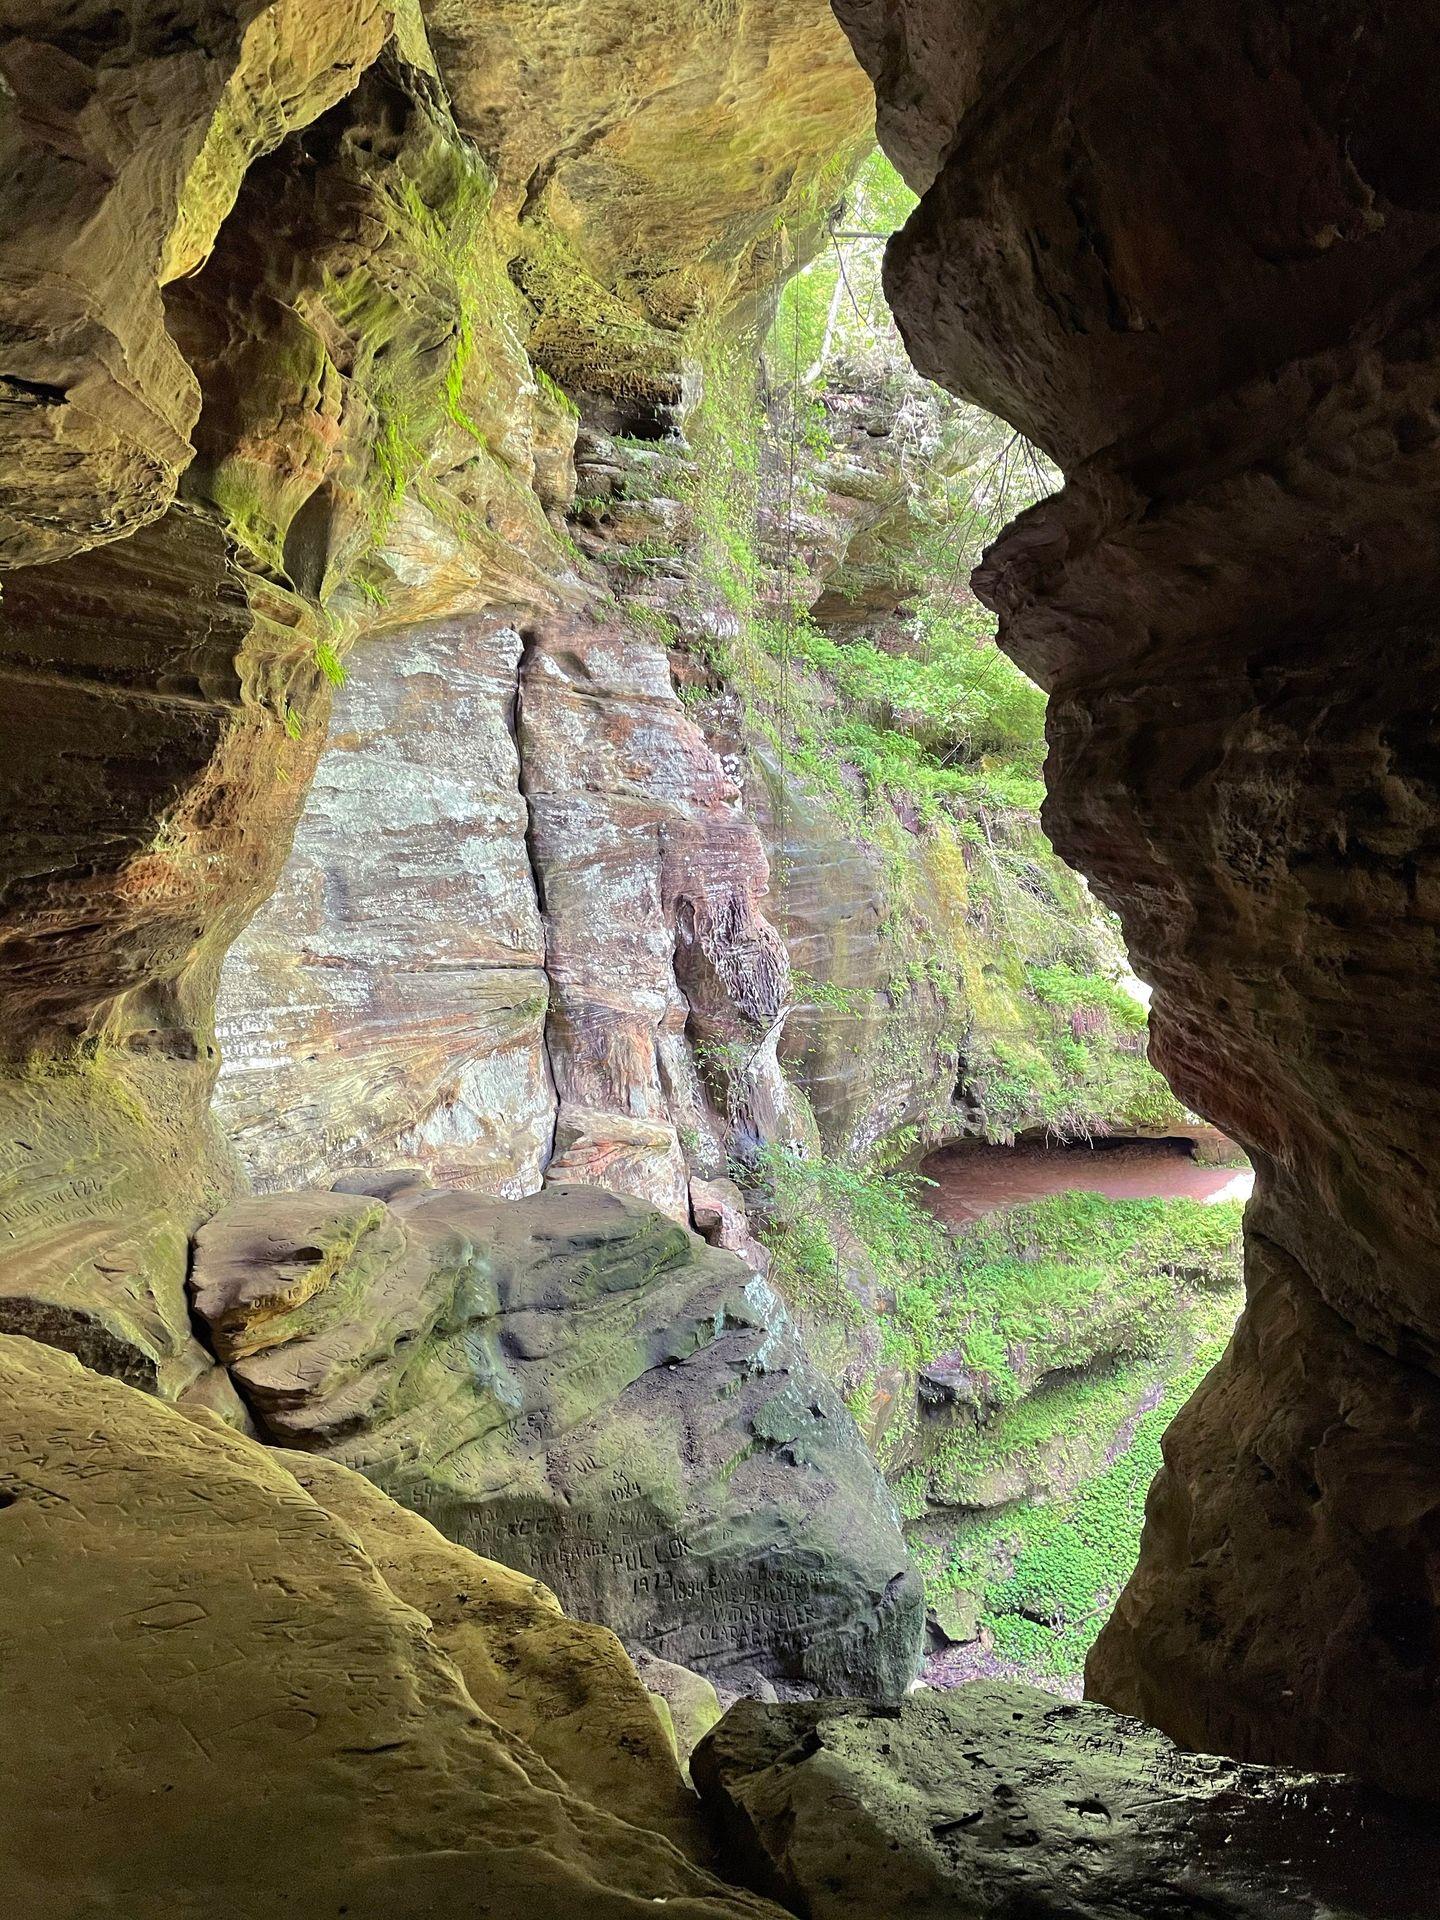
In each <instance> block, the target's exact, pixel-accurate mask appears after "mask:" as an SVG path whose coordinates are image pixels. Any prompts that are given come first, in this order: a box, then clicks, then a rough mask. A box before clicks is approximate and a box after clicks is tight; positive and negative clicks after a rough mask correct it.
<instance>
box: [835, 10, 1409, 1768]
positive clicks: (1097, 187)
mask: <svg viewBox="0 0 1440 1920" xmlns="http://www.w3.org/2000/svg"><path fill="white" fill-rule="evenodd" d="M837 11H838V12H839V13H840V14H841V16H842V17H843V18H844V20H845V21H846V24H847V25H848V26H849V27H850V29H851V30H852V33H853V35H854V38H855V42H856V45H857V48H858V49H859V50H860V51H861V53H862V55H863V57H864V58H865V59H866V60H867V62H868V63H869V65H870V67H871V70H872V72H873V73H874V74H875V75H876V76H877V78H878V80H879V82H880V86H881V89H882V92H883V93H884V94H885V96H886V100H885V103H884V106H883V108H882V129H883V131H884V134H885V137H886V138H887V139H889V140H890V141H891V142H892V143H893V147H894V151H895V153H896V155H897V157H899V158H900V159H901V160H902V162H903V163H904V164H905V165H906V167H907V170H909V171H910V173H911V177H912V180H913V184H915V186H916V187H917V188H924V189H925V192H924V197H923V199H922V202H921V206H920V209H919V211H918V212H917V214H916V215H915V216H914V218H913V219H912V221H911V222H910V224H909V226H908V228H907V230H906V232H905V235H904V236H903V238H902V239H901V240H900V241H899V242H897V243H896V246H895V249H894V252H893V255H892V258H891V261H890V266H889V276H888V277H889V284H890V288H891V293H892V297H893V300H894V303H895V306H896V309H897V312H898V316H899V319H900V323H901V326H902V328H903V329H904V331H905V333H906V335H907V338H908V340H909V343H910V346H911V349H912V351H913V352H914V353H915V355H916V358H917V361H918V362H919V364H920V365H921V366H922V367H923V368H924V369H926V370H927V371H929V372H931V373H933V374H934V375H936V376H937V377H939V378H941V379H944V380H946V381H948V382H950V383H952V384H953V385H954V386H955V387H957V388H958V389H961V390H963V391H965V392H966V393H968V394H970V395H971V396H973V397H975V398H977V399H979V400H981V401H982V402H984V403H986V404H989V405H991V406H994V407H997V408H999V409H1000V410H1001V411H1002V412H1003V413H1004V414H1005V415H1006V417H1007V418H1009V419H1010V420H1011V421H1013V422H1014V423H1015V424H1016V425H1017V426H1019V427H1020V428H1022V429H1023V430H1024V431H1025V432H1026V433H1027V434H1028V435H1029V436H1030V437H1031V438H1032V439H1034V440H1036V441H1037V442H1038V443H1039V444H1040V445H1042V446H1044V447H1045V448H1047V449H1048V450H1049V451H1050V452H1051V453H1052V454H1053V455H1054V456H1055V457H1056V458H1057V459H1059V461H1060V462H1061V463H1062V465H1064V466H1065V468H1066V469H1067V471H1068V473H1069V475H1070V483H1069V485H1068V486H1067V488H1066V489H1065V491H1064V492H1063V493H1062V494H1060V495H1059V496H1058V497H1057V498H1055V499H1054V500H1052V501H1049V502H1047V503H1045V504H1044V505H1043V506H1041V507H1039V508H1038V509H1036V510H1035V511H1034V512H1032V513H1029V514H1027V515H1026V516H1025V517H1024V518H1023V519H1022V520H1021V521H1020V522H1019V523H1018V524H1017V525H1016V526H1015V527H1014V528H1013V530H1012V531H1011V532H1010V533H1009V534H1008V535H1007V536H1006V537H1005V538H1004V539H1003V540H1002V541H1001V542H1000V544H999V545H998V547H997V548H996V550H995V551H994V553H993V554H992V555H991V557H990V559H989V561H988V562H987V565H986V567H985V569H984V570H983V572H982V574H981V576H980V590H981V592H982V593H983V594H984V596H985V597H986V598H987V600H988V601H989V602H990V603H991V604H992V605H994V606H995V607H997V608H998V609H1000V611H1001V613H1002V618H1003V623H1004V625H1003V640H1004V644H1005V645H1006V646H1007V647H1008V648H1009V649H1010V650H1011V651H1012V652H1013V654H1014V655H1015V657H1016V658H1017V659H1019V660H1020V661H1022V662H1023V663H1024V664H1025V665H1026V666H1027V667H1028V668H1029V669H1030V670H1031V671H1032V672H1033V673H1035V674H1036V675H1037V676H1039V677H1040V678H1041V679H1042V680H1043V681H1044V682H1045V684H1046V685H1047V686H1048V687H1049V688H1050V690H1051V694H1052V703H1051V718H1050V738H1051V758H1050V765H1049V777H1050V787H1051V798H1050V801H1049V803H1048V813H1047V819H1048V822H1049V826H1050V830H1051V832H1052V834H1053V836H1054V838H1055V840H1056V843H1057V845H1058V846H1059V847H1060V848H1061V850H1062V851H1063V852H1064V853H1066V854H1067V855H1068V856H1069V857H1071V858H1073V859H1074V860H1076V862H1077V863H1078V864H1079V865H1080V866H1082V867H1083V868H1084V869H1085V870H1086V871H1087V872H1089V873H1090V875H1091V876H1092V878H1093V879H1094V880H1095V882H1096V885H1097V887H1098V888H1099V889H1100V891H1101V892H1102V894H1103V895H1104V897H1105V898H1107V899H1108V900H1110V901H1111V903H1112V904H1113V905H1114V906H1115V907H1116V908H1117V910H1118V911H1119V912H1120V914H1121V916H1122V918H1123V919H1124V922H1125V926H1126V932H1127V937H1128V939H1129V941H1130V945H1131V947H1132V950H1133V951H1134V953H1135V955H1136V960H1137V965H1139V966H1140V968H1141V970H1142V971H1143V972H1144V974H1145V976H1146V977H1147V978H1148V979H1150V980H1151V981H1153V982H1154V984H1155V988H1156V995H1155V1004H1154V1021H1155V1036H1156V1038H1155V1047H1156V1054H1157V1058H1158V1059H1159V1060H1160V1061H1161V1063H1162V1064H1163V1066H1164V1067H1165V1069H1166V1071H1167V1072H1168V1074H1169V1075H1170V1077H1171V1078H1172V1080H1173V1082H1174V1084H1175V1085H1176V1087H1177V1088H1178V1089H1179V1090H1180V1092H1181V1094H1182V1095H1183V1097H1185V1098H1186V1099H1189V1100H1191V1101H1193V1102H1194V1103H1195V1104H1196V1105H1197V1106H1198V1107H1200V1108H1201V1109H1202V1110H1203V1111H1205V1112H1207V1113H1208V1114H1210V1115H1211V1116H1213V1117H1214V1119H1216V1120H1217V1121H1218V1122H1219V1123H1221V1124H1222V1125H1224V1126H1225V1127H1226V1128H1227V1129H1228V1130H1229V1131H1230V1132H1232V1133H1233V1134H1234V1135H1235V1136H1236V1137H1237V1138H1239V1139H1240V1140H1241V1141H1242V1142H1244V1143H1245V1145H1246V1146H1247V1147H1248V1148H1249V1149H1250V1150H1251V1151H1252V1153H1253V1154H1254V1157H1255V1159H1256V1163H1257V1168H1258V1175H1259V1179H1258V1192H1257V1198H1256V1200H1255V1202H1254V1205H1253V1207H1252V1210H1251V1213H1250V1218H1249V1222H1248V1233H1249V1256H1248V1259H1249V1269H1250V1275H1249V1277H1250V1285H1251V1289H1252V1300H1251V1305H1250V1306H1249V1308H1248V1309H1247V1311H1246V1315H1245V1317H1244V1319H1243V1321H1242V1323H1241V1328H1240V1331H1239V1333H1238V1334H1237V1337H1236V1340H1235V1342H1234V1344H1233V1345H1232V1347H1231V1349H1230V1351H1229V1354H1228V1355H1227V1357H1226V1359H1225V1360H1224V1361H1223V1362H1222V1364H1221V1365H1220V1366H1219V1367H1218V1368H1217V1369H1216V1370H1215V1371H1214V1372H1213V1373H1212V1374H1211V1375H1210V1376H1209V1377H1208V1378H1207V1380H1206V1382H1205V1383H1204V1385H1203V1386H1202V1388H1201V1389H1200V1391H1199V1393H1198V1394H1197V1396H1196V1398H1195V1399H1194V1400H1193V1401H1192V1402H1191V1403H1190V1405H1189V1406H1188V1407H1187V1408H1186V1409H1185V1411H1184V1412H1183V1413H1182V1414H1181V1415H1180V1417H1179V1420H1178V1422H1177V1424H1176V1426H1175V1427H1174V1429H1173V1430H1172V1433H1171V1435H1170V1438H1169V1440H1168V1441H1167V1466H1166V1471H1165V1474H1164V1475H1163V1477H1162V1480H1161V1482H1160V1484H1159V1486H1158V1487H1157V1489H1156V1491H1155V1493H1154V1494H1153V1496H1152V1499H1151V1504H1150V1520H1149V1525H1148V1527H1147V1532H1146V1538H1145V1544H1144V1548H1143V1550H1142V1555H1141V1562H1140V1567H1139V1570H1138V1572H1137V1574H1136V1576H1135V1578H1134V1580H1133V1581H1132V1583H1131V1585H1130V1587H1129V1589H1128V1591H1127V1593H1126V1594H1125V1596H1124V1597H1123V1598H1122V1600H1121V1602H1120V1605H1119V1608H1118V1611H1117V1613H1116V1616H1115V1618H1114V1620H1113V1621H1112V1623H1111V1625H1110V1626H1109V1628H1108V1629H1107V1631H1106V1633H1105V1634H1104V1636H1103V1637H1102V1639H1101V1642H1100V1644H1099V1646H1098V1647H1097V1649H1096V1652H1095V1654H1094V1655H1093V1656H1092V1660H1091V1663H1090V1685H1091V1688H1092V1690H1093V1691H1094V1692H1096V1693H1097V1694H1098V1695H1099V1696H1100V1697H1101V1698H1103V1699H1106V1700H1108V1701H1111V1702H1114V1703H1117V1704H1120V1705H1123V1706H1126V1707H1130V1708H1134V1709H1136V1710H1139V1711H1141V1712H1144V1713H1145V1714H1147V1715H1148V1716H1150V1717H1152V1718H1153V1719H1155V1720H1157V1721H1158V1722H1159V1723H1160V1724H1161V1725H1162V1726H1166V1727H1170V1728H1173V1729H1175V1730H1176V1731H1177V1732H1179V1733H1181V1734H1182V1737H1184V1738H1187V1739H1190V1740H1194V1741H1196V1742H1199V1743H1201V1744H1207V1745H1208V1744H1216V1745H1220V1746H1225V1747H1228V1748H1229V1749H1230V1750H1232V1751H1238V1752H1240V1753H1242V1754H1247V1755H1250V1756H1254V1757H1266V1758H1277V1757H1283V1758H1285V1759H1287V1760H1300V1761H1306V1762H1319V1763H1321V1764H1325V1765H1332V1764H1346V1765H1354V1766H1357V1767H1362V1768H1366V1769H1369V1770H1371V1771H1372V1772H1374V1773H1375V1774H1377V1775H1379V1776H1380V1777H1382V1778H1384V1779H1386V1780H1389V1781H1391V1782H1393V1783H1394V1784H1396V1785H1397V1786H1399V1787H1402V1788H1404V1789H1406V1790H1410V1791H1415V1790H1422V1791H1425V1792H1427V1793H1431V1794H1434V1793H1435V1792H1437V1791H1440V1777H1437V1772H1436V1764H1435V1754H1436V1748H1435V1742H1434V1737H1433V1735H1434V1724H1435V1720H1434V1703H1435V1697H1436V1687H1437V1684H1440V1642H1437V1637H1436V1621H1437V1618H1440V1611H1437V1589H1436V1581H1435V1571H1434V1570H1435V1566H1436V1551H1437V1543H1436V1531H1435V1529H1436V1521H1435V1515H1436V1512H1437V1507H1436V1489H1437V1485H1440V1481H1437V1473H1436V1462H1435V1456H1434V1450H1433V1446H1432V1445H1431V1444H1430V1441H1429V1439H1428V1438H1427V1435H1428V1433H1429V1431H1430V1426H1431V1417H1430V1416H1429V1415H1428V1414H1425V1413H1422V1411H1421V1409H1422V1408H1424V1407H1427V1406H1431V1405H1432V1404H1433V1401H1434V1396H1435V1393H1436V1390H1437V1388H1436V1373H1437V1354H1440V1324H1437V1319H1436V1296H1435V1289H1434V1273H1435V1269H1436V1263H1437V1250H1440V1226H1437V1218H1436V1208H1435V1189H1434V1181H1433V1177H1432V1175H1431V1172H1430V1169H1431V1167H1432V1165H1433V1142H1434V1139H1435V1135H1436V1126H1437V1120H1440V1114H1437V1111H1436V1100H1437V1088H1440V1074H1437V1072H1436V1066H1435V1061H1434V1059H1433V1054H1432V1039H1431V1036H1433V1034H1434V1032H1435V1027H1436V1018H1435V1016H1436V1007H1435V971H1434V967H1433V965H1432V964H1431V959H1430V956H1431V954H1432V951H1433V945H1434V938H1435V923H1436V914H1435V897H1436V887H1435V874H1436V858H1435V847H1436V835H1435V821H1436V817H1437V806H1440V802H1437V796H1436V792H1435V784H1434V762H1435V747H1436V739H1435V714H1434V706H1433V700H1432V698H1431V693H1430V689H1431V687H1432V686H1433V680H1434V670H1435V659H1436V643H1435V632H1434V620H1433V616H1432V614H1431V612H1430V608H1431V605H1432V603H1433V598H1434V590H1435V580H1436V575H1437V567H1440V552H1437V540H1436V530H1435V524H1434V516H1433V513H1432V512H1431V511H1430V505H1429V503H1430V500H1431V498H1432V496H1433V492H1434V488H1435V484H1436V480H1437V459H1440V454H1437V441H1436V437H1435V433H1434V428H1433V414H1434V408H1435V404H1436V373H1435V367H1436V355H1435V335H1436V326H1437V318H1436V298H1435V284H1434V272H1433V264H1432V263H1433V258H1434V248H1435V244H1436V240H1437V237H1440V225H1437V218H1440V216H1437V211H1436V210H1437V205H1440V198H1437V187H1440V180H1437V171H1436V165H1437V163H1436V154H1437V152H1440V147H1437V144H1436V131H1437V129H1436V123H1435V105H1434V101H1433V98H1431V97H1430V96H1429V95H1426V94H1424V93H1423V91H1422V90H1421V89H1419V88H1418V87H1417V85H1416V82H1415V75H1416V73H1417V72H1418V71H1420V70H1421V69H1422V68H1423V67H1424V66H1426V65H1427V64H1428V62H1429V61H1430V60H1431V59H1432V58H1433V55H1434V51H1435V26H1434V22H1433V19H1432V18H1431V17H1430V15H1429V13H1428V11H1427V10H1425V9H1423V8H1419V7H1405V8H1401V9H1398V10H1396V9H1384V8H1372V7H1357V8H1352V9H1348V10H1345V11H1344V12H1343V14H1335V13H1332V12H1329V11H1323V10H1322V11H1321V12H1319V13H1317V12H1316V11H1315V10H1314V9H1311V8H1308V7H1304V6H1300V5H1290V4H1285V3H1284V0H1275V3H1273V4H1269V5H1265V6H1262V7H1260V8H1258V9H1256V8H1253V7H1247V8H1244V9H1243V10H1242V9H1239V8H1236V7H1232V6H1230V5H1228V4H1215V5H1202V6H1199V7H1193V8H1186V9H1184V10H1183V13H1180V12H1173V11H1165V12H1164V13H1163V14H1157V13H1155V12H1154V11H1153V10H1151V9H1147V8H1143V7H1139V6H1129V5H1115V6H1107V7H1104V8H1102V9H1101V11H1100V14H1099V15H1098V16H1096V15H1094V14H1093V13H1087V14H1086V16H1085V20H1084V23H1083V25H1080V26H1076V27H1073V28H1072V27H1070V26H1068V25H1066V24H1063V23H1062V24H1061V25H1060V26H1059V28H1058V29H1057V26H1056V24H1055V21H1054V18H1053V11H1052V10H1048V9H1044V10H1042V9H1040V8H1034V7H1020V8H1009V9H1004V10H1002V11H1001V12H999V13H997V12H995V10H991V9H984V8H976V9H964V10H956V9H952V8H949V7H947V6H942V5H939V4H933V5H932V4H928V0H916V3H915V4H913V5H908V6H906V7H904V8H901V9H882V8H879V7H875V6H871V5H868V4H865V0H855V3H854V4H852V0H840V3H839V4H838V5H837ZM1022 69H1023V71H1024V72H1025V73H1026V75H1027V83H1026V84H1025V85H1024V86H1023V87H1015V86H1011V87H1008V88H1007V89H1006V90H1005V92H1004V93H1003V95H997V93H996V88H997V86H999V85H1001V84H1002V83H1003V80H1004V78H1005V76H1009V75H1013V74H1015V73H1017V72H1019V71H1021V70H1022ZM997 98H999V99H1001V100H1002V102H1003V105H1002V106H1001V109H1000V110H999V111H996V110H995V108H996V100H997ZM1180 98H1184V99H1186V100H1188V101H1190V102H1191V103H1194V104H1195V105H1196V109H1197V110H1196V111H1187V112H1184V113H1177V112H1176V111H1175V102H1176V100H1177V99H1180ZM937 169H938V171H937ZM1382 1462H1383V1464H1382ZM1362 1485H1363V1486H1367V1487H1368V1488H1369V1489H1370V1495H1369V1497H1361V1496H1360V1493H1359V1489H1360V1487H1361V1486H1362ZM1402 1490H1403V1491H1402ZM1262 1538H1263V1540H1264V1542H1265V1554H1264V1558H1263V1561H1261V1560H1257V1557H1256V1554H1255V1552H1254V1551H1253V1550H1252V1547H1251V1543H1258V1541H1259V1540H1260V1539H1262Z"/></svg>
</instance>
